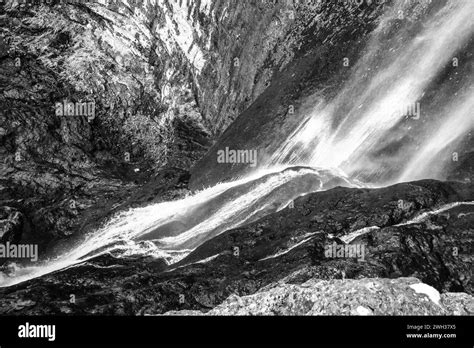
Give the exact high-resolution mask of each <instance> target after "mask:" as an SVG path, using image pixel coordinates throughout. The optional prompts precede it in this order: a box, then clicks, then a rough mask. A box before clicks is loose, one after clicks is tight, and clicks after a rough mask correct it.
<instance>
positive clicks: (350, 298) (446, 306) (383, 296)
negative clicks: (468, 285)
mask: <svg viewBox="0 0 474 348" xmlns="http://www.w3.org/2000/svg"><path fill="white" fill-rule="evenodd" d="M419 287H420V288H423V289H426V292H423V291H419V290H418V288H419ZM417 290H418V291H417ZM436 295H437V296H438V297H440V295H439V293H438V292H437V291H436V289H434V288H431V287H430V286H428V285H426V284H423V283H421V282H420V281H419V280H418V279H415V278H399V279H370V278H366V279H359V280H332V281H326V280H315V279H312V280H309V281H307V282H305V283H303V284H299V285H294V284H278V285H273V286H272V287H270V288H266V289H264V290H261V291H259V292H257V293H256V294H253V295H250V296H244V297H238V296H231V297H229V298H228V299H227V300H226V301H224V302H223V303H222V304H220V305H219V306H217V307H216V308H214V309H213V310H211V311H209V312H207V313H206V315H286V316H288V315H355V316H364V315H455V313H456V315H472V314H474V313H473V312H472V309H473V307H472V306H473V304H474V298H473V297H472V296H467V295H465V294H464V296H465V301H466V300H467V301H469V304H467V305H466V304H465V303H463V301H462V300H461V299H460V298H459V297H458V299H457V300H456V298H455V297H454V298H453V297H452V296H451V295H449V294H448V295H444V297H443V301H440V300H439V299H433V296H436ZM167 314H168V315H171V314H174V315H178V314H179V315H199V314H200V313H199V312H184V313H181V312H174V313H173V312H170V313H167ZM201 314H202V313H201Z"/></svg>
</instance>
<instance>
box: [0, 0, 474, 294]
mask: <svg viewBox="0 0 474 348" xmlns="http://www.w3.org/2000/svg"><path fill="white" fill-rule="evenodd" d="M408 6H410V5H409V4H406V3H405V2H400V3H397V4H396V5H394V6H393V7H392V8H389V9H388V10H387V12H386V14H385V15H384V16H383V17H382V18H381V21H380V24H379V26H378V28H376V30H374V32H373V34H372V38H371V40H370V42H369V44H368V46H367V48H366V51H365V53H364V55H363V56H362V58H360V60H359V62H358V63H357V64H356V65H355V67H354V68H353V72H352V75H351V77H350V78H349V79H348V81H347V82H346V84H345V86H344V87H343V88H342V90H341V92H340V93H339V94H338V95H337V96H336V97H335V98H334V99H332V100H320V99H318V100H313V101H312V103H313V105H314V107H313V108H312V109H311V111H310V112H308V113H307V114H306V115H304V119H303V120H302V122H300V126H299V127H298V128H297V129H296V130H294V131H293V133H292V134H290V135H289V136H288V138H287V140H286V141H285V142H284V143H283V144H281V147H280V148H279V150H278V151H277V152H275V153H274V155H273V157H272V158H271V160H270V161H269V162H268V163H266V164H265V166H264V167H265V168H264V169H260V170H258V171H256V172H254V173H253V174H251V175H249V176H247V177H245V178H243V179H240V180H236V181H233V182H230V183H224V184H219V185H216V186H214V187H211V188H208V189H205V190H203V191H201V192H198V193H196V194H194V195H192V196H189V197H187V198H184V199H182V200H178V201H173V202H166V203H160V204H155V205H150V206H148V207H144V208H137V209H132V210H129V211H127V212H122V213H120V214H118V215H117V216H115V217H114V218H113V219H111V220H110V221H109V222H108V223H107V224H106V225H105V226H104V227H102V228H101V229H99V230H98V231H96V232H95V233H93V234H91V235H89V236H87V237H86V239H85V240H84V241H83V242H81V243H79V244H78V245H76V246H74V247H72V248H71V249H70V250H69V251H68V252H65V253H63V254H61V255H59V256H58V257H57V258H56V259H53V260H48V261H45V262H43V263H41V264H39V265H37V266H34V267H20V268H17V269H16V270H15V271H14V272H13V273H12V274H11V275H10V276H5V277H4V278H0V286H10V285H13V284H16V283H19V282H22V281H25V280H28V279H31V278H35V277H38V276H41V275H44V274H47V273H50V272H53V271H57V270H60V269H63V268H66V267H69V266H72V265H75V264H77V263H80V262H84V261H86V260H89V259H92V258H94V257H97V256H98V255H101V254H103V253H108V252H112V251H113V252H114V254H115V255H120V256H127V255H134V254H141V255H154V256H156V257H160V258H164V259H165V260H167V261H168V263H174V262H176V261H178V260H180V259H182V258H183V257H184V256H186V255H187V254H189V253H190V252H191V251H192V250H193V249H195V248H196V247H197V246H199V245H201V244H202V243H204V242H205V241H207V240H209V239H211V238H213V237H215V236H216V235H218V234H220V233H222V232H224V231H225V230H229V229H232V228H236V227H238V226H241V225H242V224H244V223H249V222H251V221H255V220H256V219H258V218H259V217H261V216H264V215H267V214H269V213H271V212H275V211H278V210H279V209H282V208H283V207H285V206H286V205H287V204H288V203H289V202H290V201H291V200H294V199H295V198H296V197H298V196H301V195H304V194H306V193H309V192H315V191H318V190H325V189H329V188H331V187H334V186H337V185H345V186H352V187H354V186H360V184H358V181H357V179H358V178H360V179H363V180H364V182H365V183H366V184H365V186H370V185H381V184H382V183H384V184H385V183H388V182H397V181H407V180H412V179H419V178H424V177H429V176H436V177H438V178H441V176H442V168H443V166H444V162H445V161H444V160H438V157H439V156H438V154H439V153H440V152H441V151H443V150H444V149H446V148H448V147H449V146H450V145H452V144H455V143H456V142H459V141H460V139H462V137H463V136H464V135H465V134H466V133H468V132H469V131H470V130H471V129H472V128H473V126H474V123H473V117H472V111H473V109H474V96H473V95H472V93H453V94H452V98H451V99H450V100H449V103H446V105H447V107H445V108H440V109H439V110H440V111H439V112H432V113H430V114H427V113H425V114H423V117H427V118H428V120H429V121H426V122H425V121H423V119H421V120H420V119H416V117H412V119H408V120H407V113H406V112H402V111H400V110H406V109H407V106H409V105H416V103H417V102H418V101H419V100H420V99H422V98H423V97H424V95H425V92H426V90H427V88H429V86H430V84H432V83H433V80H434V79H435V78H436V77H437V75H438V74H439V73H440V72H441V71H442V70H443V69H444V68H445V66H446V65H447V64H449V63H450V61H451V60H452V59H453V58H454V57H455V54H456V52H457V51H458V50H459V49H460V48H461V47H462V46H463V45H464V44H465V43H466V42H467V41H468V40H469V38H470V37H471V36H472V34H473V32H474V22H473V21H472V18H474V2H473V1H471V0H463V1H459V0H456V1H454V0H453V1H448V2H446V4H445V5H444V6H441V7H440V8H439V9H438V10H437V11H432V13H430V14H429V15H428V16H427V18H423V19H420V21H422V25H419V23H413V27H412V28H409V30H407V31H406V30H403V31H402V30H398V31H397V30H395V29H394V28H395V24H394V19H395V18H396V17H397V15H398V14H399V12H400V11H402V10H406V9H407V8H406V7H408ZM407 38H410V40H409V41H408V39H407ZM473 87H474V81H473V80H472V76H467V77H466V78H465V80H464V81H463V86H462V88H463V90H465V91H466V90H467V91H469V90H471V91H472V88H473ZM459 89H461V87H460V88H459ZM412 116H413V115H412ZM417 116H419V115H417ZM406 122H411V123H410V124H409V125H408V126H407V125H406V124H405V123H406ZM403 130H406V132H403ZM410 130H411V132H415V133H416V134H419V136H418V137H416V141H406V142H402V144H400V140H403V139H405V136H406V133H409V132H410ZM394 134H395V135H394ZM390 146H392V147H393V146H398V151H396V152H395V155H393V154H392V155H390V156H388V155H387V154H386V153H385V154H384V155H385V156H382V157H383V158H384V160H381V159H380V158H377V156H376V154H377V153H380V152H381V151H382V150H383V149H386V148H387V147H390ZM382 152H383V151H382ZM295 165H301V166H305V167H292V166H295ZM315 168H327V169H326V170H322V169H315ZM394 168H396V170H394ZM428 168H429V172H428ZM387 173H388V174H387Z"/></svg>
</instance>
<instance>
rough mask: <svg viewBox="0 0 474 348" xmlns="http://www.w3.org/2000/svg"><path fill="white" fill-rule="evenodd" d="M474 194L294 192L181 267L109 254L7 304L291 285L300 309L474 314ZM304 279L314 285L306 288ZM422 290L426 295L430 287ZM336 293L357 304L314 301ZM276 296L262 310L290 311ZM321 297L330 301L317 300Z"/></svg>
mask: <svg viewBox="0 0 474 348" xmlns="http://www.w3.org/2000/svg"><path fill="white" fill-rule="evenodd" d="M472 198H473V190H472V186H471V185H468V184H460V183H440V182H436V181H420V182H414V183H408V184H399V185H395V186H393V187H387V188H382V189H374V190H369V189H349V188H334V189H332V190H329V191H326V192H318V193H313V194H308V195H306V196H304V197H301V198H299V199H297V200H295V202H294V206H293V208H291V207H287V208H285V209H283V210H281V211H279V212H277V213H274V214H271V215H269V216H266V217H263V218H261V219H259V220H258V221H256V222H254V223H251V224H248V225H246V226H243V227H240V228H237V229H233V230H229V231H226V232H224V233H222V234H220V235H219V236H217V237H214V238H213V239H211V240H209V241H207V242H205V243H204V244H203V245H201V246H200V247H198V248H196V249H195V250H194V251H193V252H192V253H191V254H189V255H188V256H187V257H186V258H185V259H183V260H182V261H180V262H179V263H178V264H173V265H167V264H166V263H165V262H164V261H163V260H160V259H153V258H137V257H128V258H127V257H123V256H122V257H118V256H117V257H114V256H113V255H107V256H105V255H104V256H101V257H99V258H96V259H94V260H90V261H88V262H87V263H84V264H80V265H78V266H75V267H72V268H69V269H66V270H63V271H60V272H56V273H54V274H49V275H46V276H43V277H40V278H37V279H34V280H31V281H28V282H25V283H22V284H19V285H15V286H12V287H9V288H5V289H1V290H0V295H1V296H0V312H1V313H8V314H46V313H49V314H59V313H76V314H81V313H82V314H84V313H87V314H134V315H136V314H138V315H143V314H150V315H154V314H163V313H166V312H169V311H181V310H197V311H202V312H207V311H209V310H212V309H214V308H216V306H218V305H220V304H222V303H223V302H224V301H226V300H227V299H228V298H229V297H230V296H232V295H235V296H239V297H245V296H248V295H253V294H256V293H261V294H260V295H256V296H257V297H252V299H260V297H258V296H263V297H266V298H274V299H276V298H277V297H278V294H279V293H281V294H285V293H287V292H289V290H290V289H291V290H292V291H293V290H295V291H296V292H297V293H300V294H302V295H301V296H302V297H301V298H300V299H301V302H298V303H300V305H298V306H299V307H297V310H296V309H295V312H293V313H295V314H296V311H299V310H301V313H299V314H305V313H310V314H311V313H312V314H316V313H326V314H331V313H336V312H337V311H339V313H341V314H343V313H344V314H351V312H352V311H353V310H354V311H356V312H357V309H358V308H359V306H360V307H364V309H360V308H359V311H358V312H357V313H358V314H364V313H369V314H370V312H369V310H370V311H372V312H373V313H380V314H393V313H400V314H421V313H429V314H439V315H444V314H448V313H458V314H465V313H469V312H472V297H471V296H472V293H473V283H472V269H473V263H472V262H473V260H472V255H473V253H472V223H473V221H472V219H473V217H474V214H473V211H474V210H473V206H472V205H470V204H467V203H466V204H459V203H456V202H468V201H472V200H473V199H472ZM401 203H403V204H401ZM334 244H335V245H336V246H338V247H341V246H343V247H344V248H345V246H346V245H351V246H354V247H355V248H358V249H357V250H359V251H361V250H363V254H357V253H354V254H351V253H343V254H338V253H335V254H328V250H329V249H328V247H331V248H332V247H333V245H334ZM339 250H340V249H339ZM404 277H415V278H417V279H419V280H420V281H421V282H423V283H424V284H426V285H429V286H430V287H433V288H435V289H436V290H437V291H438V292H439V293H441V297H440V301H441V302H440V304H441V307H438V306H436V305H434V304H433V303H432V301H431V300H428V299H426V300H423V299H424V298H425V296H424V295H422V294H415V292H416V291H412V290H410V289H408V286H409V285H412V284H413V283H415V281H413V280H403V279H400V278H404ZM365 278H367V279H365ZM375 278H380V279H379V280H377V279H375ZM369 279H371V280H369ZM370 281H373V282H375V285H374V289H372V290H374V291H375V292H376V293H377V291H378V290H376V289H377V288H378V287H379V286H380V287H381V288H382V289H383V290H381V291H380V293H379V294H380V299H382V297H384V296H385V294H386V292H387V291H389V290H388V289H392V288H393V289H396V292H394V293H393V294H392V296H393V297H390V300H387V301H386V302H383V301H382V302H377V301H378V300H377V299H378V298H379V297H377V296H378V295H377V296H373V299H372V300H370V296H369V293H371V292H370V291H371V289H369V288H370V287H369V288H367V287H365V285H367V284H369V282H370ZM418 282H419V281H416V283H418ZM305 283H307V284H306V285H305V286H309V288H305V286H303V285H302V284H305ZM281 284H283V285H281ZM280 285H281V286H280ZM279 286H280V287H279ZM293 287H294V288H293ZM273 288H275V289H276V290H271V289H273ZM308 289H318V291H321V292H320V295H314V296H316V297H314V298H313V297H311V298H313V300H311V301H312V302H311V301H309V300H308V301H309V303H308V304H307V305H304V303H305V301H304V298H305V296H306V294H308V293H312V291H310V290H308ZM351 289H352V290H351ZM364 289H365V290H364ZM416 289H418V290H419V291H421V292H425V293H426V288H425V287H421V288H420V287H416ZM354 290H357V291H356V293H357V295H354V297H353V298H350V297H349V295H348V294H349V293H350V291H354ZM362 290H363V291H362ZM413 290H415V289H413ZM330 291H334V293H333V294H332V295H331V296H332V297H329V298H334V299H335V298H336V297H337V296H338V295H337V293H338V292H340V293H341V294H347V297H348V298H347V300H344V301H348V302H347V304H350V309H343V308H344V307H343V305H342V304H341V306H340V307H338V306H337V305H335V306H334V307H331V306H330V304H331V303H332V302H330V301H329V300H328V301H326V302H324V301H323V302H321V301H322V300H321V301H319V300H317V301H316V299H317V298H319V297H317V296H321V298H322V297H324V296H326V294H327V295H328V296H329V292H330ZM453 292H455V293H456V294H451V293H453ZM402 293H403V296H402ZM462 293H464V294H462ZM70 294H74V295H75V298H76V303H75V304H73V303H70V302H69V295H70ZM395 294H396V295H395ZM398 295H400V296H398ZM341 296H342V295H341ZM263 297H262V298H263ZM31 301H33V302H31ZM229 301H230V302H227V305H228V304H229V303H235V302H236V301H235V300H232V298H231V299H230V300H229ZM245 301H251V300H248V299H245ZM275 301H276V300H275ZM364 301H365V302H364ZM371 301H373V302H371ZM257 302H259V301H257ZM249 303H250V302H249ZM272 303H273V304H271V305H270V304H269V305H268V308H266V309H265V308H263V307H261V308H260V309H259V311H260V310H261V311H262V313H263V312H265V311H266V310H268V311H270V310H271V308H277V307H278V308H279V309H278V310H281V313H290V312H291V309H290V308H289V307H287V304H285V303H286V302H285V303H281V302H278V301H276V302H272ZM316 303H320V304H321V307H318V306H316V307H315V305H316ZM324 303H326V304H327V306H324V305H323V304H324ZM343 303H344V302H343ZM227 305H223V307H218V308H221V309H219V310H222V313H224V312H225V311H229V312H230V311H234V310H236V311H237V310H242V313H243V311H244V309H243V307H238V306H237V307H235V306H234V305H232V306H230V307H226V306H227ZM272 306H273V307H272ZM279 306H281V307H279ZM305 306H306V307H305ZM313 307H314V311H313ZM225 308H229V309H225ZM230 308H232V309H230ZM238 308H240V309H238ZM256 308H257V307H256ZM256 308H254V309H252V307H250V308H249V309H247V310H248V311H253V310H257V309H256ZM216 311H218V309H216ZM311 311H313V312H311ZM257 312H258V311H257ZM257 312H255V313H257ZM216 313H217V312H216ZM246 313H250V312H246ZM354 313H355V312H354Z"/></svg>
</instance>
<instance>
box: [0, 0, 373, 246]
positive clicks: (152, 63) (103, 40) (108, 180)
mask: <svg viewBox="0 0 474 348" xmlns="http://www.w3.org/2000/svg"><path fill="white" fill-rule="evenodd" d="M331 13H337V18H338V19H337V20H338V21H342V20H343V18H345V17H347V15H350V19H348V21H349V22H350V21H359V22H360V23H364V22H365V20H367V19H368V18H361V19H358V11H356V8H355V7H351V8H349V9H347V8H346V7H344V6H337V5H333V4H327V5H324V6H321V5H320V4H313V3H308V4H306V3H301V4H300V3H299V2H298V3H294V4H293V3H291V2H288V3H287V2H283V3H274V2H269V3H267V2H263V3H262V2H260V1H250V0H249V1H239V2H235V1H231V0H218V1H204V0H196V1H194V0H193V1H179V2H178V1H168V0H156V1H155V0H146V1H133V2H130V3H127V4H125V3H122V2H107V5H104V4H101V3H98V2H97V3H96V2H86V3H82V4H81V3H77V2H70V3H69V2H67V1H62V2H59V1H52V5H46V4H43V5H34V4H33V5H31V3H28V4H26V5H25V4H23V5H22V2H18V1H14V0H7V1H5V2H3V3H2V4H1V5H0V22H1V24H2V37H1V38H0V47H1V50H0V52H1V53H0V55H1V60H0V88H1V91H0V110H1V111H0V144H1V147H0V192H1V196H0V197H1V198H0V205H3V206H10V207H13V208H15V209H17V210H18V211H19V212H21V213H22V214H23V215H24V217H25V219H26V220H27V221H28V222H29V223H31V224H32V225H34V229H35V231H34V233H33V232H32V233H27V234H24V235H23V238H24V241H28V242H35V243H39V244H41V247H40V253H41V254H42V255H44V254H45V252H46V251H47V250H49V249H50V247H51V245H52V244H54V243H55V242H56V241H57V240H62V239H64V238H69V236H71V235H78V234H82V233H84V231H83V228H82V227H83V226H84V225H87V221H90V219H89V216H90V215H93V214H95V213H94V212H98V211H102V213H101V214H102V215H103V214H106V213H107V212H106V209H105V208H106V207H109V208H110V207H111V206H115V205H116V204H119V203H118V202H120V200H124V199H125V200H126V199H128V198H129V197H130V196H131V195H132V192H134V191H140V190H142V191H144V188H143V184H144V183H145V182H149V183H150V182H153V181H154V179H153V178H154V176H155V175H160V174H157V171H159V170H160V169H162V168H163V167H166V168H167V169H166V170H169V169H170V168H179V169H180V170H188V169H189V168H190V167H191V166H192V165H193V164H194V163H195V162H196V161H197V160H198V159H200V158H202V157H203V155H204V154H205V152H206V151H207V149H208V148H209V147H210V146H211V144H212V141H213V140H214V137H215V136H217V135H219V134H221V133H222V132H223V131H224V130H225V129H226V127H228V126H229V125H230V124H231V122H232V121H233V120H234V119H235V118H236V117H237V115H239V114H240V113H242V112H243V111H244V110H245V109H247V108H248V107H249V106H250V105H251V104H252V103H253V102H254V101H255V100H256V99H257V98H258V97H259V96H260V95H262V93H264V92H265V91H266V90H268V89H269V88H270V85H272V84H273V82H271V81H273V80H274V78H275V76H280V75H281V74H283V75H281V76H282V77H281V78H280V81H281V80H282V78H285V76H287V77H288V76H289V75H288V73H284V72H283V71H284V70H285V67H287V66H290V65H291V64H292V62H293V60H295V59H299V60H301V59H303V60H304V58H303V56H304V55H306V54H307V53H309V52H311V49H312V50H313V51H314V50H315V49H317V47H319V46H320V45H321V40H322V37H323V32H324V33H326V34H328V35H329V36H328V38H333V39H334V35H335V33H331V27H332V26H333V25H334V20H335V19H334V16H333V15H331ZM378 14H379V12H377V11H375V12H374V13H373V14H371V15H370V16H369V14H367V16H368V17H370V18H371V20H374V19H375V18H376V17H377V15H378ZM319 17H324V18H325V19H324V23H325V24H323V25H320V24H318V23H319V20H318V18H319ZM369 23H370V21H369ZM369 27H370V24H367V25H366V27H364V28H362V29H361V31H360V34H361V35H363V33H364V32H365V31H366V30H369ZM315 32H321V35H318V37H317V38H314V37H313V34H314V33H315ZM331 35H332V36H331ZM344 45H348V46H351V45H352V43H351V44H349V43H345V44H344ZM311 47H312V48H311ZM326 51H327V48H325V49H323V50H322V51H321V52H326ZM308 57H311V55H309V56H308ZM318 57H320V58H321V54H318ZM326 58H329V57H326ZM318 59H319V58H318ZM304 64H305V66H306V67H309V66H311V65H312V64H313V60H312V58H311V59H310V61H309V60H308V61H306V63H304ZM298 69H299V68H298ZM308 71H309V70H308V69H306V68H304V69H299V73H298V76H293V77H291V79H290V80H291V81H292V82H291V81H290V80H288V81H289V84H288V86H289V87H288V88H289V89H293V88H296V89H295V90H294V91H295V93H299V92H298V90H299V88H297V84H296V81H297V78H299V77H302V76H304V75H306V74H307V73H308ZM326 73H327V76H328V74H329V73H330V71H327V72H326ZM302 81H303V80H302ZM281 87H282V86H279V87H273V89H272V90H270V91H269V92H268V93H270V95H273V94H274V93H275V91H277V90H278V89H280V88H281ZM268 93H267V96H268V95H269V94H268ZM278 93H279V92H278ZM278 93H277V95H275V98H278V96H279V95H280V94H278ZM272 98H273V97H272ZM267 100H268V98H267ZM65 103H66V105H68V104H67V103H73V106H74V115H73V116H71V115H69V112H66V109H64V105H65ZM78 103H93V104H90V105H89V104H88V105H89V106H90V108H89V109H87V110H82V109H80V108H79V110H80V112H79V113H78V114H77V115H76V113H75V111H76V110H75V108H76V107H77V104H78ZM58 104H59V106H61V104H62V105H63V107H59V110H58ZM63 109H64V110H63ZM58 111H61V112H59V113H58ZM65 114H68V115H69V116H64V115H65ZM61 115H62V116H61ZM177 175H179V174H177ZM25 197H28V199H25ZM116 197H120V198H119V199H116ZM38 207H40V209H38ZM51 243H52V244H51Z"/></svg>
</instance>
